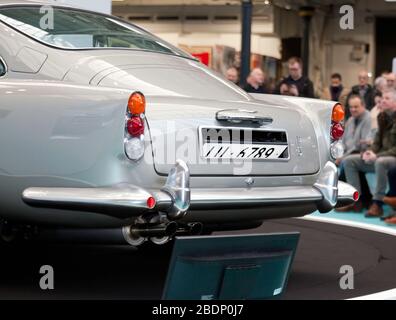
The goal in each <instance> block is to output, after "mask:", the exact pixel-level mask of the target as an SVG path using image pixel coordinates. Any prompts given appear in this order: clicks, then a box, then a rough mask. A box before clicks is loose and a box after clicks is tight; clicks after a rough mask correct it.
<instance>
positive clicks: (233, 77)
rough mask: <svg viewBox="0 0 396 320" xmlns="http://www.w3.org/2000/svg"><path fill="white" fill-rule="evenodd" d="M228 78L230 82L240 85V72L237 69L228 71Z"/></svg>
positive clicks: (232, 68) (233, 68)
mask: <svg viewBox="0 0 396 320" xmlns="http://www.w3.org/2000/svg"><path fill="white" fill-rule="evenodd" d="M226 78H227V80H228V81H231V82H232V83H234V84H236V85H238V83H239V75H238V70H237V69H236V68H235V67H231V68H228V69H227V71H226Z"/></svg>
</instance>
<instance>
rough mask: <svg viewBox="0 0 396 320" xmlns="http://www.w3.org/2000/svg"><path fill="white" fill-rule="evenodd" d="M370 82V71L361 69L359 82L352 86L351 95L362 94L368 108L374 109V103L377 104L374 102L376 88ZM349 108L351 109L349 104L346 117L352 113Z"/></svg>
mask: <svg viewBox="0 0 396 320" xmlns="http://www.w3.org/2000/svg"><path fill="white" fill-rule="evenodd" d="M368 82H369V76H368V72H367V71H361V72H360V73H359V84H358V85H356V86H353V87H352V90H351V93H350V94H349V95H350V96H351V95H358V96H361V97H362V99H363V101H364V104H365V106H366V109H367V110H369V111H371V109H373V107H374V104H375V103H374V95H375V90H374V88H373V87H372V86H371V85H369V83H368ZM347 101H348V100H347ZM348 109H349V106H347V108H346V117H347V118H349V117H350V113H349V111H348Z"/></svg>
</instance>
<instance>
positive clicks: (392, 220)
mask: <svg viewBox="0 0 396 320" xmlns="http://www.w3.org/2000/svg"><path fill="white" fill-rule="evenodd" d="M385 222H386V223H387V224H391V225H396V217H392V218H389V219H386V220H385Z"/></svg>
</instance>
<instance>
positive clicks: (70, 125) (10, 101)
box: [0, 80, 157, 226]
mask: <svg viewBox="0 0 396 320" xmlns="http://www.w3.org/2000/svg"><path fill="white" fill-rule="evenodd" d="M129 95H130V92H129V91H125V90H119V89H103V88H97V87H84V86H74V85H66V84H63V83H60V84H59V83H54V82H42V83H38V82H35V81H12V82H10V81H6V80H2V81H0V97H1V99H0V150H1V151H0V199H1V201H0V218H1V217H2V218H6V219H11V220H22V221H24V222H25V221H31V220H32V219H33V222H38V223H50V224H51V223H56V224H59V223H61V224H63V223H64V224H66V225H73V224H75V225H90V223H91V222H93V223H94V224H95V226H98V225H99V226H101V225H102V224H101V221H102V220H103V225H105V226H108V225H109V221H107V220H106V219H108V218H106V217H105V216H101V215H98V214H95V213H91V214H90V213H83V214H80V215H79V214H78V213H77V212H75V213H71V212H61V211H59V212H50V210H41V211H42V212H40V211H39V210H37V209H36V211H35V210H34V209H32V208H31V207H28V206H27V205H25V204H24V203H23V202H22V199H21V194H22V192H23V190H24V189H26V188H29V187H88V186H92V187H97V186H109V185H117V184H122V183H129V184H138V185H141V186H143V187H144V186H150V185H153V184H155V179H156V178H157V176H156V175H155V173H154V170H153V167H152V165H150V164H146V163H145V162H141V163H139V164H136V163H134V162H132V161H130V160H128V159H127V158H126V156H125V154H124V144H123V141H124V128H125V112H126V108H127V101H128V98H129ZM142 172H144V173H145V174H144V175H143V174H142ZM38 213H39V214H38ZM118 223H119V222H118ZM110 225H111V222H110ZM116 225H117V224H116Z"/></svg>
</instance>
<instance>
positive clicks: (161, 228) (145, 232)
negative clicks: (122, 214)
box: [129, 221, 177, 238]
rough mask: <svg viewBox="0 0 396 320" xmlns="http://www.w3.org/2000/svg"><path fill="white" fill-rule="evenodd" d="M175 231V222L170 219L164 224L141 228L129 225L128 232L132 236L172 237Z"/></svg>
mask: <svg viewBox="0 0 396 320" xmlns="http://www.w3.org/2000/svg"><path fill="white" fill-rule="evenodd" d="M176 232H177V223H176V222H174V221H172V222H169V223H167V224H166V225H156V226H152V227H151V226H146V227H143V228H139V227H131V228H130V230H129V233H130V235H131V236H132V237H134V238H138V237H142V238H149V237H173V236H174V235H175V234H176Z"/></svg>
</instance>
